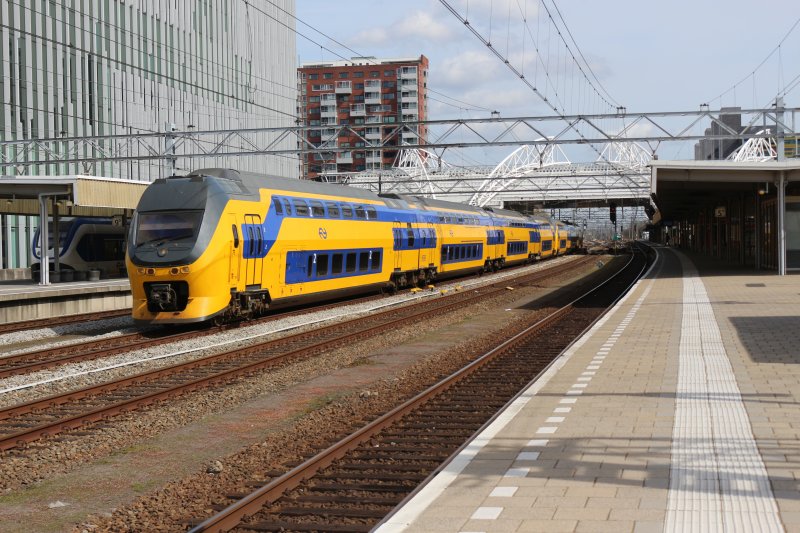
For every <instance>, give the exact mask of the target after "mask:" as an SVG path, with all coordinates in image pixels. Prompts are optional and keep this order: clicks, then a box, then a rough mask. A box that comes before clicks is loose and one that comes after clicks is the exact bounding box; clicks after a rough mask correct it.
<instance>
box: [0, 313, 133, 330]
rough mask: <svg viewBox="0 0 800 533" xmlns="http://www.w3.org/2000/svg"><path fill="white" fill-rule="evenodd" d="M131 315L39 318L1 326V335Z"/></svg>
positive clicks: (85, 314) (97, 314)
mask: <svg viewBox="0 0 800 533" xmlns="http://www.w3.org/2000/svg"><path fill="white" fill-rule="evenodd" d="M130 315H131V310H130V309H123V310H118V311H102V312H99V313H84V314H80V315H69V316H57V317H51V318H38V319H36V320H26V321H24V322H9V323H8V324H0V334H4V333H15V332H17V331H29V330H32V329H39V328H49V327H54V326H64V325H66V324H80V323H83V322H92V321H95V320H104V319H107V318H118V317H122V316H130Z"/></svg>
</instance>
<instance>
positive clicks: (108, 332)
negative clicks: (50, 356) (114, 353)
mask: <svg viewBox="0 0 800 533" xmlns="http://www.w3.org/2000/svg"><path fill="white" fill-rule="evenodd" d="M135 331H137V330H136V329H134V325H133V319H131V318H130V317H124V316H123V317H116V318H107V319H103V320H95V321H92V322H83V323H80V324H64V325H63V326H53V327H51V328H39V329H31V330H27V331H14V332H11V333H3V334H0V358H2V357H8V356H10V355H16V354H18V353H25V352H30V351H32V350H42V349H45V348H55V347H57V346H64V345H67V344H77V343H80V342H82V339H78V340H76V339H68V340H63V339H62V337H73V336H80V337H91V338H92V339H101V338H105V337H114V336H118V335H124V334H126V333H134V332H135Z"/></svg>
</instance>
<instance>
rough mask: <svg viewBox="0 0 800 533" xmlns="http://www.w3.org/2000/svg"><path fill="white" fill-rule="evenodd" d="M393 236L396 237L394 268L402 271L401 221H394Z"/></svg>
mask: <svg viewBox="0 0 800 533" xmlns="http://www.w3.org/2000/svg"><path fill="white" fill-rule="evenodd" d="M392 237H393V238H394V246H393V248H394V269H395V271H400V270H402V269H403V260H402V259H403V254H402V249H403V225H402V224H401V223H400V222H395V223H394V226H393V227H392Z"/></svg>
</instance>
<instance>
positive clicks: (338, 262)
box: [331, 254, 342, 274]
mask: <svg viewBox="0 0 800 533" xmlns="http://www.w3.org/2000/svg"><path fill="white" fill-rule="evenodd" d="M341 273H342V254H333V258H332V260H331V274H341Z"/></svg>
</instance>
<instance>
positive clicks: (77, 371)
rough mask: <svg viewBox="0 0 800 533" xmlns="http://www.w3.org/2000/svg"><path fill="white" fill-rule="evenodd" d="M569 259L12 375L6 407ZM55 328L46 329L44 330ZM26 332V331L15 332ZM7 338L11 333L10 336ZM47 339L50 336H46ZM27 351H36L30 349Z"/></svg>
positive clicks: (3, 399)
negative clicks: (431, 289)
mask: <svg viewBox="0 0 800 533" xmlns="http://www.w3.org/2000/svg"><path fill="white" fill-rule="evenodd" d="M569 260H570V258H567V257H562V258H556V259H554V260H552V261H546V262H543V263H537V264H534V265H529V266H526V267H522V268H520V269H515V270H513V271H507V272H499V273H496V274H493V275H487V276H482V277H475V278H469V279H462V280H457V281H452V282H448V283H443V284H441V285H437V286H436V288H435V289H434V290H433V291H423V292H421V293H417V294H411V293H409V292H407V291H405V292H403V293H400V294H397V295H394V296H387V297H385V298H382V299H381V300H379V301H378V302H374V301H373V302H366V303H361V304H351V305H346V304H345V305H342V306H339V307H336V308H333V309H326V310H321V311H311V312H309V313H307V314H302V315H295V316H290V317H286V318H278V319H277V320H273V321H270V322H267V323H264V324H257V325H245V326H242V327H240V328H236V329H232V330H228V331H224V332H221V333H217V334H214V335H211V336H204V337H198V338H195V339H188V340H184V341H180V342H174V343H168V344H162V345H159V346H154V347H152V348H149V349H146V350H136V351H131V352H128V353H125V354H118V355H115V356H112V357H107V358H103V359H98V360H92V361H81V362H78V363H71V364H68V365H61V366H57V367H52V368H48V369H44V370H41V371H39V372H35V373H32V374H25V375H21V376H11V377H8V378H5V379H0V408H5V407H10V406H13V405H16V404H18V403H23V402H29V401H33V400H37V399H41V398H46V397H48V396H52V395H54V394H60V393H64V392H67V391H70V390H77V389H81V388H85V387H89V386H92V385H97V384H100V383H103V382H106V381H111V380H114V379H120V378H123V377H126V376H130V375H134V374H138V373H141V372H147V371H150V370H155V369H159V368H164V367H168V366H171V365H174V364H179V363H182V362H184V361H189V360H193V359H198V358H200V357H204V356H207V355H211V354H213V353H219V352H220V351H222V350H226V349H233V348H236V347H240V346H245V345H247V344H248V343H250V342H253V341H260V340H263V339H264V337H272V338H279V337H281V336H284V335H288V334H293V333H296V332H299V331H304V330H306V329H310V328H314V327H317V326H318V325H321V324H329V323H333V322H336V321H342V320H345V319H350V318H353V317H354V316H358V315H359V314H364V313H369V312H371V311H374V310H375V309H377V308H383V307H387V306H390V305H399V304H403V303H408V302H411V301H413V300H416V299H419V298H430V297H436V296H438V295H439V294H440V293H441V291H445V290H453V289H454V288H455V287H461V288H462V289H468V288H470V287H475V286H480V285H486V284H489V283H495V282H497V281H499V280H502V279H508V278H512V277H516V276H519V275H521V274H524V273H528V272H531V271H535V270H539V269H542V268H548V267H549V266H551V265H554V264H558V263H559V262H563V261H569ZM112 321H115V322H116V323H119V324H120V327H121V328H125V329H120V330H118V331H112V332H109V333H105V334H103V335H100V336H97V337H93V339H95V338H104V337H105V336H115V335H121V334H123V333H126V332H130V330H129V329H127V328H128V326H130V319H128V318H124V317H123V318H117V319H110V320H109V323H111V322H112ZM83 326H86V325H85V324H80V325H65V326H59V328H52V330H55V329H59V330H63V331H64V333H62V335H67V334H70V335H74V334H78V333H77V332H80V331H86V329H85V328H83ZM52 330H51V328H46V329H45V330H44V331H52ZM41 331H42V330H35V332H36V333H37V334H38V333H39V332H41ZM20 334H21V333H16V334H9V335H20ZM2 337H5V335H4V336H2ZM42 338H46V335H44V336H43V337H42ZM1 340H2V339H0V341H1ZM69 343H70V342H69V341H64V342H63V344H69ZM56 344H58V343H54V345H56ZM42 347H43V346H42ZM21 351H23V352H24V351H30V349H28V350H21ZM7 355H10V354H7Z"/></svg>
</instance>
